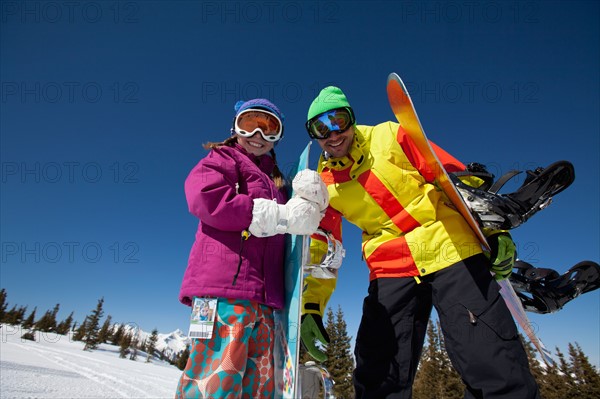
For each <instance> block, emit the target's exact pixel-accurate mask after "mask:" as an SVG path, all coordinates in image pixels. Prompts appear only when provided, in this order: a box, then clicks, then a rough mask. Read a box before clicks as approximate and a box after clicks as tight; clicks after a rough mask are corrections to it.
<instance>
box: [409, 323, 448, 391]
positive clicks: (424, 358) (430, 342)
mask: <svg viewBox="0 0 600 399" xmlns="http://www.w3.org/2000/svg"><path fill="white" fill-rule="evenodd" d="M439 351H440V343H439V340H438V333H437V330H436V327H435V325H434V324H433V323H429V325H428V326H427V344H426V346H425V348H424V350H423V352H422V353H421V360H420V362H419V367H418V369H417V374H416V376H415V382H414V383H413V398H414V399H433V398H437V397H438V395H439V387H438V382H439V372H440V370H441V367H442V366H441V363H440V360H439Z"/></svg>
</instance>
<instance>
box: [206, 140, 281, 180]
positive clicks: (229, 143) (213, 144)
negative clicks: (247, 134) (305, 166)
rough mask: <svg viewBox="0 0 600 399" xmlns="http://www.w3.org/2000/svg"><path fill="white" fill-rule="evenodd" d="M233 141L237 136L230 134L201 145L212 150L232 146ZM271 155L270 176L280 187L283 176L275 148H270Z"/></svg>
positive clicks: (235, 141) (234, 141)
mask: <svg viewBox="0 0 600 399" xmlns="http://www.w3.org/2000/svg"><path fill="white" fill-rule="evenodd" d="M235 143H237V137H236V136H231V137H229V138H228V139H226V140H225V141H221V142H219V143H217V142H211V141H209V142H208V143H206V144H204V145H203V147H204V149H206V150H212V149H213V148H219V147H223V146H228V147H233V146H234V145H235ZM271 157H272V158H273V164H274V165H273V173H272V176H271V177H272V179H273V183H275V187H277V188H282V187H283V186H285V179H284V177H283V174H282V173H281V171H280V170H279V167H278V166H277V157H276V156H275V150H273V149H271Z"/></svg>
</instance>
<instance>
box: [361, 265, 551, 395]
mask: <svg viewBox="0 0 600 399" xmlns="http://www.w3.org/2000/svg"><path fill="white" fill-rule="evenodd" d="M432 306H435V308H436V310H437V313H438V316H439V319H440V325H441V328H442V332H443V335H444V343H445V347H446V351H447V352H448V355H449V357H450V360H451V361H452V364H453V366H454V368H455V369H456V370H457V371H458V373H459V374H460V376H461V377H462V379H463V382H464V383H465V384H466V391H465V398H470V399H471V398H485V399H492V398H494V399H496V398H503V399H507V398H509V399H513V398H514V399H539V397H540V396H539V390H538V387H537V384H536V382H535V380H534V378H533V376H532V375H531V372H530V371H529V365H528V362H527V355H526V353H525V350H524V348H523V345H522V344H521V341H520V340H519V337H518V332H517V328H516V326H515V323H514V321H513V319H512V316H511V314H510V311H509V310H508V308H507V307H506V305H505V303H504V301H503V299H502V297H501V296H500V293H499V286H498V284H497V283H496V282H495V281H494V279H493V277H492V276H491V274H490V272H489V262H488V260H487V258H486V257H485V256H484V255H475V256H472V257H470V258H468V259H466V260H464V261H462V262H459V263H457V264H455V265H452V266H450V267H448V268H446V269H443V270H440V271H438V272H436V273H433V274H431V275H428V276H424V277H422V278H421V283H417V281H416V280H415V279H414V278H413V277H403V278H379V279H376V280H373V281H371V283H370V285H369V294H368V296H367V297H366V298H365V300H364V304H363V315H362V319H361V323H360V327H359V329H358V334H357V338H356V348H355V356H356V363H357V365H356V370H355V371H354V387H355V391H356V397H357V398H401V399H410V398H411V397H412V384H413V380H414V377H415V374H416V372H417V365H418V363H419V358H420V356H421V350H422V348H423V341H424V339H425V333H426V330H427V322H428V320H429V316H430V314H431V309H432Z"/></svg>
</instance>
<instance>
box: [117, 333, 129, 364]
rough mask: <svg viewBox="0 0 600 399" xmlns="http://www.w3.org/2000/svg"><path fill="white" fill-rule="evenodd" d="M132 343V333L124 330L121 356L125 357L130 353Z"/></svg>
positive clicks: (120, 341) (120, 347) (120, 344)
mask: <svg viewBox="0 0 600 399" xmlns="http://www.w3.org/2000/svg"><path fill="white" fill-rule="evenodd" d="M130 345H131V334H129V333H127V332H124V333H123V335H121V339H120V340H119V357H120V358H122V359H125V358H126V357H127V355H128V354H129V346H130Z"/></svg>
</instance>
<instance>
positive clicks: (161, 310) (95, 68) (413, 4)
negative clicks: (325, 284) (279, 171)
mask: <svg viewBox="0 0 600 399" xmlns="http://www.w3.org/2000/svg"><path fill="white" fill-rule="evenodd" d="M0 11H1V16H0V18H1V30H0V57H1V65H0V74H1V83H2V86H1V98H0V105H1V117H0V128H1V142H0V143H1V158H2V159H1V161H2V181H1V223H2V224H1V242H2V259H1V265H0V266H1V269H0V271H1V274H0V277H1V281H0V286H1V287H3V288H6V289H7V292H8V300H9V302H10V303H11V304H15V303H17V304H21V305H29V306H30V307H29V310H31V309H32V308H33V307H34V306H38V311H40V312H42V311H45V310H46V309H49V308H52V307H53V306H54V304H56V303H60V304H61V306H62V307H61V313H60V314H59V317H62V318H64V317H66V316H67V315H68V313H69V312H70V311H75V317H76V318H77V319H78V320H79V321H82V319H83V317H84V316H85V315H86V314H87V313H89V311H90V310H91V309H92V308H94V306H95V305H96V301H97V299H98V298H100V297H102V296H104V298H105V309H106V313H107V314H111V315H112V316H113V320H114V321H117V322H135V323H138V324H139V325H140V326H141V327H142V328H144V329H146V330H150V329H152V328H154V327H157V328H158V329H159V330H161V331H164V332H166V331H170V330H174V329H176V328H181V329H183V330H186V329H187V324H186V320H187V317H188V310H187V308H186V307H184V306H183V305H180V304H179V303H178V301H177V294H178V290H179V285H180V281H181V277H182V274H183V271H184V268H185V266H186V262H187V256H188V252H189V249H190V246H191V244H192V242H193V239H194V233H195V230H196V225H197V221H196V220H195V218H194V217H193V216H192V215H190V214H189V213H188V212H187V206H186V202H185V197H184V193H183V181H184V179H185V177H186V176H187V173H188V172H189V171H190V170H191V168H192V167H193V166H194V165H195V164H196V163H197V162H198V161H199V160H200V159H201V158H202V157H203V156H204V155H205V154H206V152H205V151H204V150H203V149H202V147H201V145H202V143H204V142H206V141H209V140H212V141H215V140H222V139H224V138H226V137H227V136H228V134H229V127H230V123H231V118H232V116H233V104H234V103H235V102H236V101H237V100H239V99H249V98H252V97H257V96H260V97H267V98H270V99H271V100H272V101H273V102H275V103H276V104H277V105H279V106H280V108H281V109H282V110H283V112H284V113H285V114H286V135H285V139H284V140H283V141H282V142H281V143H280V145H278V147H277V148H276V150H277V153H278V158H279V161H280V164H281V165H283V169H284V170H286V165H289V164H290V163H291V162H293V161H294V160H295V159H296V158H297V156H298V155H299V154H300V151H301V149H302V148H303V147H304V146H305V145H306V143H307V142H308V136H307V135H306V133H305V131H304V129H303V123H304V120H305V116H306V111H307V109H308V106H309V104H310V102H311V101H312V99H313V98H314V96H315V95H316V94H317V93H318V91H319V90H320V89H321V88H322V87H324V86H325V85H327V84H331V83H333V84H336V85H338V86H340V87H342V88H343V90H344V91H345V92H346V94H347V96H348V98H349V100H350V102H351V104H352V105H353V107H354V109H355V113H356V115H357V118H358V122H359V123H362V124H374V123H378V122H382V121H386V120H390V119H393V115H392V113H391V110H390V108H389V106H388V103H387V96H386V92H385V83H386V77H387V75H388V74H389V73H390V72H397V73H398V74H400V76H401V77H403V79H404V80H405V81H406V82H407V83H408V86H409V89H410V90H411V94H412V96H413V100H414V101H415V103H416V106H417V108H418V111H419V114H420V117H421V121H422V123H423V125H424V128H425V130H426V132H427V133H428V135H429V137H430V138H431V139H432V140H434V141H435V142H437V143H438V144H439V145H441V146H442V147H444V148H445V149H446V150H448V151H449V152H451V153H453V154H454V155H455V156H456V157H458V158H459V159H461V160H462V161H463V162H472V161H477V162H481V163H485V164H487V165H488V166H489V167H490V169H491V170H492V171H493V172H494V173H495V174H496V175H501V174H502V173H504V172H506V171H508V170H510V169H513V168H518V169H524V168H532V167H536V166H539V165H541V166H544V165H547V164H549V163H551V162H553V161H556V160H559V159H568V160H570V161H572V162H573V163H574V164H575V168H576V174H577V179H576V181H575V183H574V185H573V186H572V187H571V188H569V189H568V190H567V191H565V192H564V193H562V194H560V195H559V196H558V197H557V198H556V199H555V202H554V203H553V204H552V206H551V207H550V208H548V209H547V210H544V211H543V212H541V213H539V214H538V215H536V216H535V217H534V218H533V219H532V220H530V221H529V222H528V223H527V224H526V225H524V226H522V227H520V228H519V229H518V230H515V231H514V233H513V235H514V238H515V240H516V241H517V243H518V247H519V254H520V257H521V258H523V259H524V260H527V261H529V262H530V263H533V264H534V265H535V266H538V267H551V268H555V269H557V270H559V271H561V272H564V271H566V270H567V269H568V268H569V267H570V266H571V265H573V264H575V263H577V262H578V261H580V260H583V259H591V260H595V261H598V259H599V258H600V257H599V249H598V243H599V242H600V239H599V228H598V226H599V225H600V220H599V214H598V208H599V207H598V204H599V185H598V172H599V149H600V145H599V134H598V133H599V130H600V129H599V95H598V93H599V75H600V72H599V71H600V65H599V60H600V57H599V48H600V43H599V37H600V32H599V19H598V15H599V3H598V2H592V1H583V2H574V1H568V2H567V1H530V2H513V1H507V2H503V1H486V2H481V3H480V2H472V1H452V2H438V1H435V2H418V1H404V2H342V1H321V2H287V3H274V2H241V1H240V2H193V1H180V2H167V1H162V2H161V1H158V2H151V1H131V2H127V1H122V2H117V1H114V2H113V1H106V2H104V1H95V2H86V1H83V2H64V3H63V2H40V1H28V2H20V1H2V3H1V9H0ZM315 144H316V143H315ZM317 148H318V147H317V146H316V145H315V146H313V149H315V151H314V153H313V157H311V159H312V165H311V166H312V167H313V168H314V167H316V157H317V155H318V154H317V152H318V151H316V149H317ZM344 239H345V245H346V247H347V250H348V257H347V259H346V262H345V264H344V266H343V270H342V271H341V272H340V279H339V288H338V290H337V291H336V293H335V294H334V296H333V298H332V301H331V304H332V305H333V307H334V310H335V309H336V308H337V306H338V304H341V305H342V307H343V310H344V313H345V316H346V319H347V322H348V329H349V334H350V335H352V336H355V334H356V328H357V327H358V322H359V317H360V311H361V302H362V298H363V297H364V296H365V295H366V287H367V284H368V282H367V275H368V274H367V270H366V266H365V265H364V264H363V262H362V261H361V257H360V232H359V231H358V230H357V229H356V228H354V227H352V226H349V225H348V226H345V233H344ZM599 303H600V296H599V292H594V293H591V294H586V295H584V296H582V297H580V298H578V299H577V300H575V301H574V302H572V303H570V304H568V305H567V306H566V308H565V309H563V310H562V311H560V312H558V313H557V314H553V315H541V316H539V315H532V316H531V319H532V321H533V322H534V323H535V324H536V327H537V329H538V331H539V335H540V337H541V338H542V340H543V341H544V342H545V343H546V345H547V346H548V347H549V348H550V349H554V347H555V346H559V347H560V348H561V349H562V350H563V351H566V344H567V343H568V342H575V341H576V342H578V343H580V345H581V346H582V347H583V349H584V351H585V352H586V353H587V354H588V355H589V356H590V358H591V359H592V361H593V362H594V363H595V364H600V347H599V341H600V332H599V330H600V304H599Z"/></svg>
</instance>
